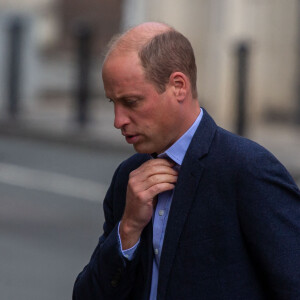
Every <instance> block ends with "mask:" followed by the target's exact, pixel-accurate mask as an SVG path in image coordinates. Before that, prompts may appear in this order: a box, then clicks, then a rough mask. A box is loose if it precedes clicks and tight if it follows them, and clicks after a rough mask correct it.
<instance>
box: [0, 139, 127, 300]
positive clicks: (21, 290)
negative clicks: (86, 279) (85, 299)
mask: <svg viewBox="0 0 300 300" xmlns="http://www.w3.org/2000/svg"><path fill="white" fill-rule="evenodd" d="M128 155H129V153H121V152H117V151H107V152H102V153H99V152H97V153H96V152H91V151H87V150H83V149H78V148H72V147H64V146H57V145H53V144H46V143H39V142H33V141H29V140H21V139H13V138H4V137H1V139H0V299H1V300H17V299H24V300H48V299H49V300H50V299H51V300H53V299H56V300H60V299H61V300H65V299H71V294H72V288H73V284H74V280H75V278H76V276H77V274H78V273H79V272H80V270H81V269H82V268H83V267H84V265H85V264H86V263H87V262H88V260H89V258H90V255H91V253H92V251H93V249H94V247H95V246H96V244H97V240H98V237H99V235H100V234H101V233H102V224H103V214H102V200H103V197H104V194H105V192H106V189H107V187H108V185H109V183H110V180H111V177H112V174H113V171H114V170H115V168H116V167H117V165H118V164H119V163H120V162H121V161H122V160H123V159H124V158H126V157H127V156H128Z"/></svg>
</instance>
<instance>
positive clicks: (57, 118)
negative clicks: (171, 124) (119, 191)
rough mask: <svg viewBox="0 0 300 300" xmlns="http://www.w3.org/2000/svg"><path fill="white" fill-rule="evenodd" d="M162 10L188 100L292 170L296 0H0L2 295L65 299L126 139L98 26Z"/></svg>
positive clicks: (299, 118) (299, 48) (104, 34)
mask: <svg viewBox="0 0 300 300" xmlns="http://www.w3.org/2000/svg"><path fill="white" fill-rule="evenodd" d="M143 21H163V22H166V23H168V24H170V25H172V26H174V27H175V28H176V29H178V30H179V31H181V32H182V33H183V34H185V35H186V36H187V37H188V38H189V39H190V41H191V43H192V45H193V47H194V50H195V54H196V60H197V65H198V92H199V101H200V102H201V106H203V107H204V108H206V109H207V110H208V112H209V113H210V114H211V115H212V116H213V117H214V118H215V120H216V121H217V123H218V124H219V125H220V126H222V127H224V128H226V129H228V130H231V131H233V132H236V133H238V134H240V135H244V136H246V137H249V138H251V139H253V140H255V141H257V142H259V143H260V144H262V145H263V146H265V147H266V148H268V149H269V150H270V151H271V152H272V153H274V154H275V156H277V158H278V159H279V160H280V161H281V162H282V163H283V164H284V165H285V166H286V168H287V169H288V170H289V172H290V173H291V174H292V176H293V177H294V179H295V181H296V182H297V183H298V185H299V184H300V130H299V129H300V1H299V0H285V1H282V0H272V1H269V0H222V1H219V0H210V1H207V0H189V1H186V0H159V1H158V0H152V1H146V0H97V1H96V0H85V1H80V0H72V1H71V0H0V191H1V192H0V195H1V197H0V291H1V299H5V300H6V299H9V300H14V299H20V298H22V299H26V300H27V299H28V300H31V299H45V300H46V299H70V298H71V294H72V287H73V283H74V280H75V278H76V276H77V274H78V273H79V272H80V271H81V269H82V268H83V267H84V265H85V264H86V263H87V262H88V260H89V258H90V255H91V254H92V251H93V249H94V248H95V246H96V244H97V240H98V237H99V235H100V234H101V232H102V224H103V213H102V201H103V197H104V195H105V192H106V189H107V187H108V185H109V183H110V180H111V176H112V174H113V172H114V170H115V168H116V167H117V166H118V164H119V163H120V162H121V161H122V160H123V159H125V158H126V157H128V156H129V155H130V154H132V153H133V150H132V149H131V147H130V146H128V145H126V143H125V141H124V140H123V139H122V136H120V133H119V132H118V131H117V130H116V129H114V128H113V107H112V105H111V104H110V103H108V101H107V100H105V97H104V91H103V86H102V82H101V65H102V61H103V53H104V52H105V49H106V45H107V43H108V41H109V40H110V38H111V37H112V36H113V35H114V34H116V33H118V32H120V31H123V30H125V29H127V28H128V27H129V26H132V25H136V24H139V23H141V22H143Z"/></svg>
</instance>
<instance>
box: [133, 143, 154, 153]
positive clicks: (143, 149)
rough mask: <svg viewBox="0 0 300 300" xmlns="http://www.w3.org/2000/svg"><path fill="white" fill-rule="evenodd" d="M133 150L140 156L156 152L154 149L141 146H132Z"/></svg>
mask: <svg viewBox="0 0 300 300" xmlns="http://www.w3.org/2000/svg"><path fill="white" fill-rule="evenodd" d="M133 148H134V150H135V151H136V152H137V153H141V154H145V153H146V154H151V153H154V152H156V149H155V147H151V146H147V145H143V144H136V145H133Z"/></svg>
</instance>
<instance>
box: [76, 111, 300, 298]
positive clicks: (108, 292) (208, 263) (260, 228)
mask: <svg viewBox="0 0 300 300" xmlns="http://www.w3.org/2000/svg"><path fill="white" fill-rule="evenodd" d="M147 159H149V157H148V155H143V154H136V155H134V156H132V157H131V158H129V159H128V160H126V161H125V162H123V163H122V164H121V165H120V166H119V168H118V169H117V170H116V172H115V174H114V177H113V180H112V183H111V186H110V188H109V190H108V192H107V195H106V198H105V200H104V212H105V224H104V233H103V235H102V236H101V237H100V239H99V244H98V246H97V247H96V249H95V251H94V253H93V255H92V258H91V260H90V262H89V264H88V265H87V266H86V267H85V268H84V270H83V271H82V272H81V273H80V274H79V276H78V278H77V280H76V282H75V286H74V291H73V299H74V300H81V299H82V300H88V299H95V300H96V299H97V300H100V299H133V300H135V299H137V300H139V299H145V300H146V299H148V297H149V291H150V284H151V273H152V258H153V248H152V224H151V222H150V223H149V224H148V225H147V226H146V227H145V229H144V231H143V233H142V237H141V242H140V245H139V247H138V249H137V252H136V256H135V258H134V259H133V260H132V261H127V260H126V259H125V258H124V257H123V256H122V255H121V253H120V250H119V244H118V236H117V224H118V222H119V221H120V219H121V217H122V214H123V211H124V206H125V200H126V199H125V198H126V187H127V182H128V176H129V173H130V172H131V171H132V170H134V169H136V168H138V167H139V166H140V165H141V164H142V163H143V162H145V161H146V160H147ZM157 299H158V300H162V299H171V300H176V299H187V300H193V299H228V300H235V299H243V300H245V299H249V300H250V299H255V300H256V299H289V300H291V299H300V191H299V189H298V187H297V186H296V184H295V183H294V181H293V179H292V178H291V176H290V175H289V174H288V172H287V171H286V169H285V168H284V167H283V166H282V165H281V164H280V163H279V162H278V160H277V159H276V158H275V157H274V156H273V155H272V154H270V153H269V152H268V151H267V150H265V149H264V148H262V147H261V146H259V145H257V144H256V143H254V142H252V141H249V140H247V139H245V138H242V137H238V136H236V135H234V134H231V133H229V132H227V131H225V130H223V129H222V128H220V127H218V126H217V125H216V124H215V123H214V121H213V120H212V118H211V117H210V116H209V115H208V114H207V112H206V111H204V116H203V119H202V121H201V123H200V125H199V128H198V129H197V132H196V133H195V136H194V137H193V140H192V142H191V144H190V147H189V149H188V151H187V153H186V156H185V158H184V161H183V164H182V166H181V170H180V174H179V178H178V181H177V184H176V188H175V192H174V197H173V201H172V205H171V209H170V213H169V218H168V223H167V228H166V233H165V239H164V244H163V250H162V254H161V260H160V268H159V282H158V293H157Z"/></svg>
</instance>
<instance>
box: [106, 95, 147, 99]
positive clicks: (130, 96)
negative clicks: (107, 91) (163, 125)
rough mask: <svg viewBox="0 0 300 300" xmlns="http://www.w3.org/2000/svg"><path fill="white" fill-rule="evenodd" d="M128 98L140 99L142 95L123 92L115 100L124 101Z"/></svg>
mask: <svg viewBox="0 0 300 300" xmlns="http://www.w3.org/2000/svg"><path fill="white" fill-rule="evenodd" d="M105 96H106V98H107V99H111V100H113V99H112V98H110V97H108V96H107V95H105ZM129 98H134V99H137V100H142V99H143V98H144V96H142V95H137V94H125V95H122V96H121V97H118V98H116V100H118V101H126V100H127V99H129Z"/></svg>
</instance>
